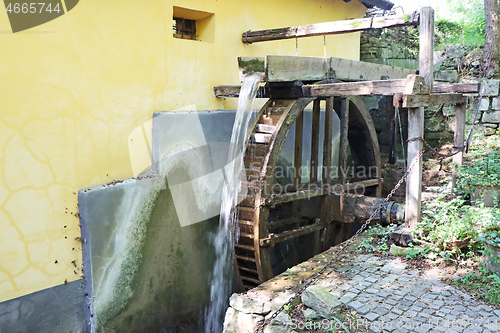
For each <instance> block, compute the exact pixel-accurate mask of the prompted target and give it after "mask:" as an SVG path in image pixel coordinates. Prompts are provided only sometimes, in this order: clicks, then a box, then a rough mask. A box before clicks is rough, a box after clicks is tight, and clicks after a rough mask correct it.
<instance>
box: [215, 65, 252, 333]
mask: <svg viewBox="0 0 500 333" xmlns="http://www.w3.org/2000/svg"><path fill="white" fill-rule="evenodd" d="M260 80H261V76H260V75H256V74H254V75H251V76H248V77H246V78H245V80H244V81H243V85H242V87H241V90H240V97H239V100H238V110H237V112H236V118H235V121H234V125H233V131H232V134H231V144H230V148H229V154H228V162H227V165H226V167H225V180H226V181H225V182H224V188H223V189H222V204H221V210H220V220H219V228H218V230H217V232H216V233H215V235H214V238H213V245H214V248H215V254H216V260H215V263H214V268H213V271H212V276H211V279H210V281H211V284H210V305H209V307H208V308H207V309H206V310H205V333H214V332H215V333H218V332H222V324H223V320H224V314H225V312H226V309H227V307H228V299H229V296H230V295H229V293H230V292H231V286H232V281H231V276H232V271H233V261H232V258H231V249H232V247H233V244H234V242H236V241H237V239H238V234H239V230H235V227H234V226H235V219H236V216H235V210H234V207H235V206H236V205H237V204H238V194H239V193H240V191H242V188H241V181H240V179H241V178H240V177H241V173H242V171H244V170H243V168H244V166H243V157H244V149H243V148H244V146H245V141H246V135H247V133H248V128H249V126H250V120H251V119H252V111H253V102H254V100H255V96H256V94H257V90H258V87H259V81H260Z"/></svg>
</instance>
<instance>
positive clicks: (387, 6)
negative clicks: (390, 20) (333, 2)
mask: <svg viewBox="0 0 500 333" xmlns="http://www.w3.org/2000/svg"><path fill="white" fill-rule="evenodd" d="M350 1H351V0H344V2H350ZM360 1H361V3H362V4H363V5H365V6H366V7H368V8H372V7H378V8H381V9H383V10H391V9H392V7H394V4H393V3H392V2H390V1H388V0H360Z"/></svg>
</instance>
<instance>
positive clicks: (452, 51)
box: [445, 44, 466, 58]
mask: <svg viewBox="0 0 500 333" xmlns="http://www.w3.org/2000/svg"><path fill="white" fill-rule="evenodd" d="M445 50H446V56H447V57H448V58H460V57H463V56H464V55H465V51H466V50H465V48H464V47H463V46H462V45H460V44H457V45H453V44H448V45H446V46H445Z"/></svg>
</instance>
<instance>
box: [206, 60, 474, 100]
mask: <svg viewBox="0 0 500 333" xmlns="http://www.w3.org/2000/svg"><path fill="white" fill-rule="evenodd" d="M344 60H345V59H344ZM349 61H351V60H349ZM382 72H383V71H380V73H382ZM351 73H352V72H351ZM401 73H402V72H401ZM405 74H406V73H405ZM374 76H377V74H375V75H374ZM395 76H396V75H394V77H395ZM353 77H354V76H351V77H348V78H343V80H347V81H351V80H352V78H353ZM385 81H387V80H385ZM240 89H241V85H221V86H216V87H214V93H215V97H239V96H240ZM478 92H479V83H456V84H440V85H437V86H435V87H434V90H433V93H434V94H446V93H448V94H474V93H478ZM400 93H403V91H401V92H400ZM269 97H270V96H269V92H268V91H267V90H266V88H265V87H259V90H258V92H257V98H269ZM438 104H439V103H438Z"/></svg>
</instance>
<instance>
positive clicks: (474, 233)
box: [415, 199, 480, 250]
mask: <svg viewBox="0 0 500 333" xmlns="http://www.w3.org/2000/svg"><path fill="white" fill-rule="evenodd" d="M464 203H465V201H464V200H463V199H454V200H452V201H450V202H447V203H446V202H437V205H435V206H434V207H431V209H428V210H426V211H424V212H423V214H424V215H423V217H422V222H421V223H419V225H418V226H417V229H416V230H415V234H416V235H417V236H418V237H419V238H421V239H423V240H426V241H428V242H431V243H433V244H435V245H436V246H439V247H441V248H442V249H443V250H445V249H446V248H447V247H449V245H453V244H454V243H455V241H469V242H472V243H473V242H475V241H476V240H477V238H478V237H479V233H478V229H477V223H478V222H479V221H478V220H479V218H480V216H479V215H477V211H476V209H477V207H471V206H467V205H464Z"/></svg>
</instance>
